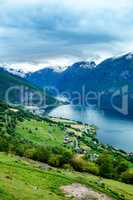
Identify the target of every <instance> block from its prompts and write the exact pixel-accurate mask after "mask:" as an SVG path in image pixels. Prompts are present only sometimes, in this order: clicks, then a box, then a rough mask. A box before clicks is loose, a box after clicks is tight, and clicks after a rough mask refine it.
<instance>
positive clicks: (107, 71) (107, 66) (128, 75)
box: [0, 53, 133, 114]
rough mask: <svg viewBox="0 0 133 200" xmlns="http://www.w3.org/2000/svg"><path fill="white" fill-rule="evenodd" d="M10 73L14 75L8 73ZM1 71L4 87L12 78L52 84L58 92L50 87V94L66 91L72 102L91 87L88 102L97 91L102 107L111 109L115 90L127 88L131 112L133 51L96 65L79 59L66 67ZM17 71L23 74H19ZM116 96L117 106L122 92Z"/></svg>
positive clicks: (25, 82)
mask: <svg viewBox="0 0 133 200" xmlns="http://www.w3.org/2000/svg"><path fill="white" fill-rule="evenodd" d="M5 70H7V71H8V72H6V71H5ZM9 72H10V73H9ZM11 73H12V74H16V75H17V76H16V75H11ZM1 74H2V75H1ZM3 74H6V79H8V81H7V83H6V84H5V79H1V77H0V87H1V88H2V87H5V88H6V89H7V88H8V87H9V86H10V85H13V80H15V82H21V83H23V84H26V85H27V84H28V85H30V87H35V86H36V88H37V89H38V88H41V89H43V88H49V87H52V88H53V87H54V88H56V89H57V90H58V92H59V93H58V94H57V93H54V92H53V91H52V95H62V93H63V95H64V93H69V94H70V96H69V100H71V101H72V102H73V103H77V99H76V98H75V95H76V93H77V92H78V93H79V94H80V95H81V102H82V103H84V95H86V94H88V93H89V92H90V91H91V92H93V94H92V96H93V97H92V98H89V103H93V102H94V101H95V97H94V92H95V93H96V95H97V98H98V95H99V94H100V95H101V93H102V97H101V99H100V101H101V102H102V103H101V108H102V109H111V110H112V105H111V97H112V95H114V94H115V95H116V93H118V94H119V93H120V94H121V92H122V91H123V88H126V91H124V92H126V93H127V94H128V103H129V108H128V109H129V112H131V114H132V113H133V106H132V101H133V100H132V99H133V98H132V97H133V95H132V94H133V53H128V54H125V55H122V56H119V57H112V58H109V59H106V60H104V61H103V62H101V63H100V64H98V65H96V63H95V62H94V61H91V62H85V61H82V62H77V63H74V64H73V65H72V66H68V67H66V68H61V67H58V68H53V67H47V68H44V69H41V70H38V71H36V72H33V73H32V72H31V73H27V74H24V73H22V72H18V71H17V72H15V71H14V70H10V71H9V69H4V70H2V68H1V71H0V76H2V77H3V76H5V75H3ZM18 75H19V76H21V77H23V78H20V77H18ZM7 77H8V78H7ZM9 80H10V81H9ZM1 82H2V83H1ZM15 84H16V83H15ZM2 85H4V86H2ZM33 85H34V86H33ZM83 90H84V91H83ZM117 90H118V91H117ZM49 92H51V90H49ZM2 95H3V89H2V90H1V93H0V96H2ZM89 95H90V93H89ZM116 96H117V97H116V98H115V99H114V100H115V104H116V105H117V106H118V107H120V106H121V104H122V102H121V98H122V97H123V96H122V95H121V96H120V95H116ZM90 99H91V100H90ZM87 103H88V102H87Z"/></svg>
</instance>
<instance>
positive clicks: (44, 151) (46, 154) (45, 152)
mask: <svg viewBox="0 0 133 200" xmlns="http://www.w3.org/2000/svg"><path fill="white" fill-rule="evenodd" d="M50 156H51V148H50V147H47V146H37V147H36V148H35V151H34V153H33V158H32V159H33V160H37V161H40V162H48V160H49V158H50Z"/></svg>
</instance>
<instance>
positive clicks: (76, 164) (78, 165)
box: [71, 156, 87, 172]
mask: <svg viewBox="0 0 133 200" xmlns="http://www.w3.org/2000/svg"><path fill="white" fill-rule="evenodd" d="M71 164H72V166H73V168H74V169H75V170H76V171H79V172H86V171H87V161H86V160H83V158H82V157H81V156H74V157H73V159H72V161H71Z"/></svg>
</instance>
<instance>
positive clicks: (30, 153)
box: [24, 148, 36, 159]
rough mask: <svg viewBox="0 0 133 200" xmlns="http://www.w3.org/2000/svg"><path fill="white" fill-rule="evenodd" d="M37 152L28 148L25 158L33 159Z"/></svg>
mask: <svg viewBox="0 0 133 200" xmlns="http://www.w3.org/2000/svg"><path fill="white" fill-rule="evenodd" d="M35 152H36V150H35V148H28V149H26V150H25V152H24V156H25V157H26V158H31V159H33V157H34V154H35Z"/></svg>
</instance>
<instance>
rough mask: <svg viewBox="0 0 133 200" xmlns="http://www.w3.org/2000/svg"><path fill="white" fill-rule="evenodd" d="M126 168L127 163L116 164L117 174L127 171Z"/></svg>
mask: <svg viewBox="0 0 133 200" xmlns="http://www.w3.org/2000/svg"><path fill="white" fill-rule="evenodd" d="M128 166H129V164H128V162H127V161H121V162H120V163H119V164H118V167H117V173H119V174H121V173H122V172H125V171H126V170H127V169H128Z"/></svg>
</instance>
